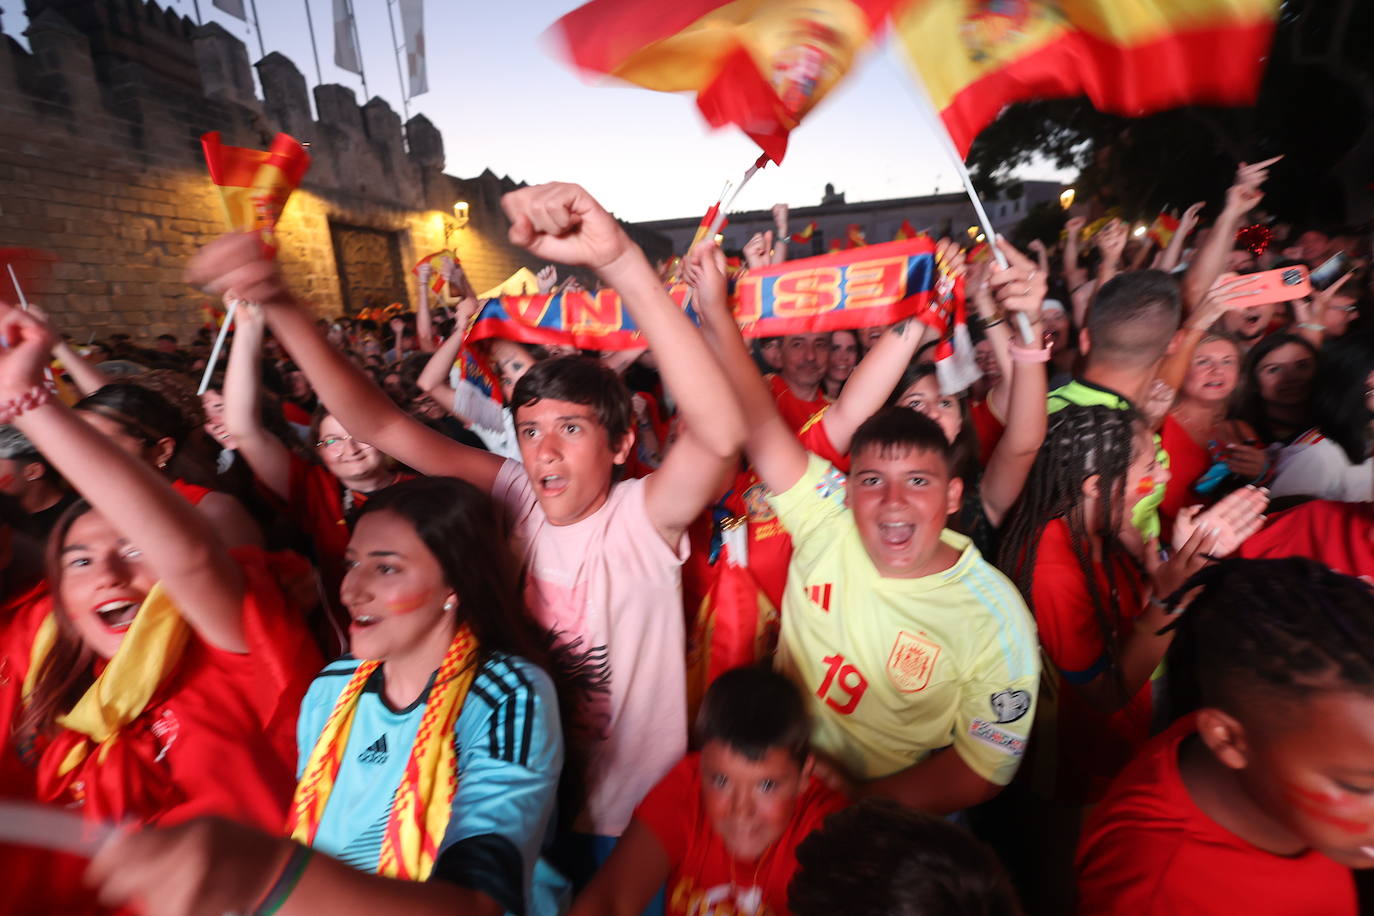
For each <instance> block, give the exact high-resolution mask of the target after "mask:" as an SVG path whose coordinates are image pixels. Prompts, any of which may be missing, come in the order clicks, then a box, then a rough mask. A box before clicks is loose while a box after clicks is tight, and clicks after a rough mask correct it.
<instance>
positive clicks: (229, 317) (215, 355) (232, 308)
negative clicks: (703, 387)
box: [196, 299, 239, 395]
mask: <svg viewBox="0 0 1374 916" xmlns="http://www.w3.org/2000/svg"><path fill="white" fill-rule="evenodd" d="M238 307H239V300H237V299H230V300H229V307H228V308H227V309H226V310H225V312H224V321H223V322H222V323H221V324H220V326H219V334H218V335H217V336H216V337H215V345H214V346H213V347H211V348H210V361H209V362H207V363H206V364H205V374H204V375H202V376H201V377H200V387H199V388H197V389H196V394H198V395H200V394H204V393H205V390H206V389H207V388H209V387H210V376H211V375H212V374H213V373H214V371H215V363H217V362H219V351H220V350H222V349H223V348H224V338H225V337H227V336H228V334H229V326H230V325H231V324H233V323H234V312H236V311H237V310H238Z"/></svg>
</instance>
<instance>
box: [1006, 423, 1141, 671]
mask: <svg viewBox="0 0 1374 916" xmlns="http://www.w3.org/2000/svg"><path fill="white" fill-rule="evenodd" d="M1138 423H1139V418H1138V416H1137V414H1136V412H1135V411H1134V410H1120V409H1118V408H1115V407H1106V406H1100V405H1094V406H1078V405H1070V406H1068V407H1065V408H1064V409H1063V410H1060V411H1058V412H1057V413H1055V414H1053V415H1052V416H1051V417H1050V423H1049V429H1048V430H1047V431H1046V433H1045V442H1044V445H1042V446H1041V448H1040V451H1039V453H1038V454H1037V455H1036V456H1035V464H1033V465H1032V466H1031V470H1030V475H1029V476H1028V477H1027V479H1026V486H1025V489H1024V490H1023V491H1022V492H1021V498H1020V499H1019V500H1018V501H1017V503H1016V505H1015V506H1014V507H1013V508H1012V511H1011V514H1010V515H1008V516H1007V519H1006V521H1005V522H1003V524H1002V529H1001V538H1002V540H1001V547H1000V549H999V551H998V558H997V559H998V563H997V565H998V566H999V567H1001V568H1002V570H1003V571H1005V572H1006V573H1007V574H1008V575H1009V576H1010V577H1011V579H1012V581H1013V582H1015V583H1016V587H1017V588H1018V589H1020V590H1021V594H1022V595H1023V596H1024V597H1025V599H1026V605H1027V606H1028V607H1029V608H1030V609H1031V612H1032V613H1034V612H1035V601H1034V599H1033V598H1032V589H1033V586H1034V580H1035V558H1036V554H1037V553H1038V552H1039V546H1040V540H1041V537H1042V536H1043V534H1044V531H1045V526H1046V525H1048V524H1049V523H1050V522H1052V521H1054V520H1055V519H1063V520H1064V524H1065V525H1066V526H1067V527H1068V529H1069V543H1070V545H1071V546H1072V548H1073V554H1074V557H1075V559H1077V561H1078V567H1079V569H1080V570H1081V571H1082V574H1083V579H1084V582H1085V584H1086V585H1087V588H1088V596H1089V597H1090V598H1091V599H1092V605H1093V613H1094V616H1095V617H1096V618H1097V625H1098V629H1099V630H1100V632H1101V635H1102V644H1103V645H1104V646H1105V647H1106V652H1107V673H1108V674H1109V675H1110V676H1112V677H1114V678H1116V679H1117V681H1118V683H1119V682H1120V677H1121V666H1120V663H1119V657H1118V656H1119V655H1120V648H1121V647H1120V645H1119V644H1118V640H1117V627H1118V624H1119V622H1120V613H1121V612H1120V607H1121V597H1120V595H1119V594H1118V589H1117V582H1116V578H1117V577H1116V576H1115V575H1113V574H1112V573H1113V571H1114V570H1115V569H1116V564H1117V563H1119V562H1127V563H1134V562H1137V561H1136V560H1135V559H1134V558H1133V557H1132V556H1131V554H1130V552H1129V551H1128V550H1127V549H1126V547H1125V546H1124V545H1123V544H1122V543H1121V540H1120V537H1119V536H1118V532H1119V531H1120V529H1121V521H1122V518H1123V516H1124V514H1125V511H1126V472H1127V470H1128V468H1129V467H1130V465H1131V449H1132V443H1133V441H1134V438H1135V432H1136V429H1137V428H1138ZM1093 475H1098V477H1099V480H1100V483H1099V485H1098V499H1099V504H1100V506H1101V511H1100V512H1099V513H1098V519H1097V523H1096V530H1089V528H1088V519H1087V517H1086V515H1085V513H1084V503H1085V501H1086V497H1085V496H1084V495H1083V481H1085V480H1087V479H1088V478H1089V477H1092V476H1093ZM1094 535H1095V536H1097V537H1098V538H1100V539H1101V542H1102V567H1103V568H1104V569H1106V570H1107V571H1108V575H1107V582H1108V594H1105V595H1104V594H1103V593H1102V588H1101V586H1100V584H1099V582H1098V577H1097V574H1096V570H1095V569H1094V564H1093V558H1092V537H1093V536H1094ZM1134 598H1135V600H1136V601H1138V600H1139V596H1134Z"/></svg>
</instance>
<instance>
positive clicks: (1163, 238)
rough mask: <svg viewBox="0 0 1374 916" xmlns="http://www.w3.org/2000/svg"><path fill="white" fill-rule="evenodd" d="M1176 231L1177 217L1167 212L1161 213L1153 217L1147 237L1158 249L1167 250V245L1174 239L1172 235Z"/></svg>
mask: <svg viewBox="0 0 1374 916" xmlns="http://www.w3.org/2000/svg"><path fill="white" fill-rule="evenodd" d="M1177 231H1178V217H1176V216H1173V215H1172V214H1170V213H1167V212H1161V213H1160V214H1159V215H1158V216H1156V217H1155V221H1154V222H1153V223H1151V224H1150V229H1149V233H1148V234H1149V236H1150V238H1151V240H1153V241H1154V243H1155V244H1156V245H1158V246H1159V247H1160V248H1168V247H1169V243H1170V242H1172V241H1173V239H1174V233H1175V232H1177Z"/></svg>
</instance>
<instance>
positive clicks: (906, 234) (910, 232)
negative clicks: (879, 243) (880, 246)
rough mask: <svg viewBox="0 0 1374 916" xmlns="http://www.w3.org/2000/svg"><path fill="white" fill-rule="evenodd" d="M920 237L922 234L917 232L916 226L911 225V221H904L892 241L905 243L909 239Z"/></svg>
mask: <svg viewBox="0 0 1374 916" xmlns="http://www.w3.org/2000/svg"><path fill="white" fill-rule="evenodd" d="M918 235H920V233H919V232H917V231H916V227H915V226H913V225H911V220H909V219H904V220H902V225H901V226H899V227H897V234H896V235H894V236H893V237H892V241H894V242H904V241H906V240H907V239H914V238H916V236H918Z"/></svg>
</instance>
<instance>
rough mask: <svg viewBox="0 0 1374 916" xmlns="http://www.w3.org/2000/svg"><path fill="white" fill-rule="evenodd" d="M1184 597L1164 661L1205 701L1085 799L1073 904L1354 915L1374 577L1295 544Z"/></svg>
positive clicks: (1221, 571)
mask: <svg viewBox="0 0 1374 916" xmlns="http://www.w3.org/2000/svg"><path fill="white" fill-rule="evenodd" d="M1177 595H1183V596H1188V597H1191V601H1190V602H1188V604H1187V608H1186V612H1185V613H1183V614H1182V616H1181V617H1180V618H1179V624H1178V627H1177V630H1178V635H1177V637H1176V639H1175V643H1174V646H1173V648H1172V649H1171V651H1170V655H1169V670H1170V673H1171V678H1173V679H1174V681H1175V684H1176V686H1178V687H1179V689H1178V690H1177V691H1176V692H1177V693H1178V695H1179V696H1178V699H1179V700H1180V701H1181V702H1180V705H1181V706H1183V707H1184V708H1190V707H1191V708H1195V709H1196V713H1195V714H1194V715H1190V716H1188V717H1186V718H1184V719H1182V720H1180V721H1179V722H1177V723H1176V724H1175V725H1174V727H1173V728H1172V729H1170V730H1169V731H1168V732H1166V733H1165V734H1163V735H1160V736H1159V737H1158V738H1156V739H1155V741H1154V742H1152V743H1151V744H1150V745H1149V746H1147V748H1146V749H1145V750H1144V751H1143V752H1142V753H1141V755H1140V756H1139V757H1137V758H1136V760H1135V761H1134V762H1133V763H1132V764H1131V765H1130V766H1129V767H1127V769H1126V770H1125V771H1123V772H1122V774H1121V776H1120V777H1118V779H1117V780H1116V782H1115V783H1113V785H1112V787H1111V789H1110V790H1109V791H1108V793H1107V795H1106V797H1105V798H1104V799H1103V801H1102V803H1101V804H1100V805H1098V806H1097V808H1096V809H1095V810H1094V811H1093V813H1092V816H1091V817H1090V818H1089V820H1088V823H1087V825H1086V826H1085V827H1084V831H1083V840H1082V843H1081V845H1080V847H1079V851H1078V887H1079V896H1080V900H1079V913H1080V914H1083V916H1093V914H1107V913H1111V914H1114V916H1115V914H1131V916H1136V914H1160V916H1163V914H1166V913H1168V914H1173V913H1189V914H1195V916H1209V914H1218V916H1220V914H1231V913H1254V914H1269V913H1272V914H1285V916H1292V914H1314V916H1315V914H1322V916H1346V914H1354V913H1355V912H1357V906H1356V899H1355V889H1354V885H1353V882H1352V881H1351V875H1350V872H1349V871H1348V869H1351V868H1374V766H1372V765H1371V763H1370V761H1371V760H1374V617H1371V615H1370V614H1369V609H1370V607H1371V606H1374V589H1371V587H1370V586H1369V585H1368V584H1366V583H1364V582H1361V581H1360V580H1358V579H1354V578H1351V577H1348V576H1343V575H1340V574H1338V573H1334V572H1332V571H1331V570H1330V569H1328V568H1326V567H1325V566H1322V565H1321V564H1319V563H1315V562H1313V561H1311V560H1306V559H1301V558H1289V559H1283V560H1227V561H1222V562H1221V563H1219V564H1217V565H1215V566H1212V567H1209V568H1208V569H1206V570H1204V571H1203V572H1202V573H1201V574H1200V575H1198V576H1196V577H1194V578H1193V579H1192V580H1190V581H1189V582H1188V583H1186V584H1185V585H1184V587H1183V588H1182V589H1180V590H1179V592H1178V593H1177ZM1185 600H1186V598H1185Z"/></svg>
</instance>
